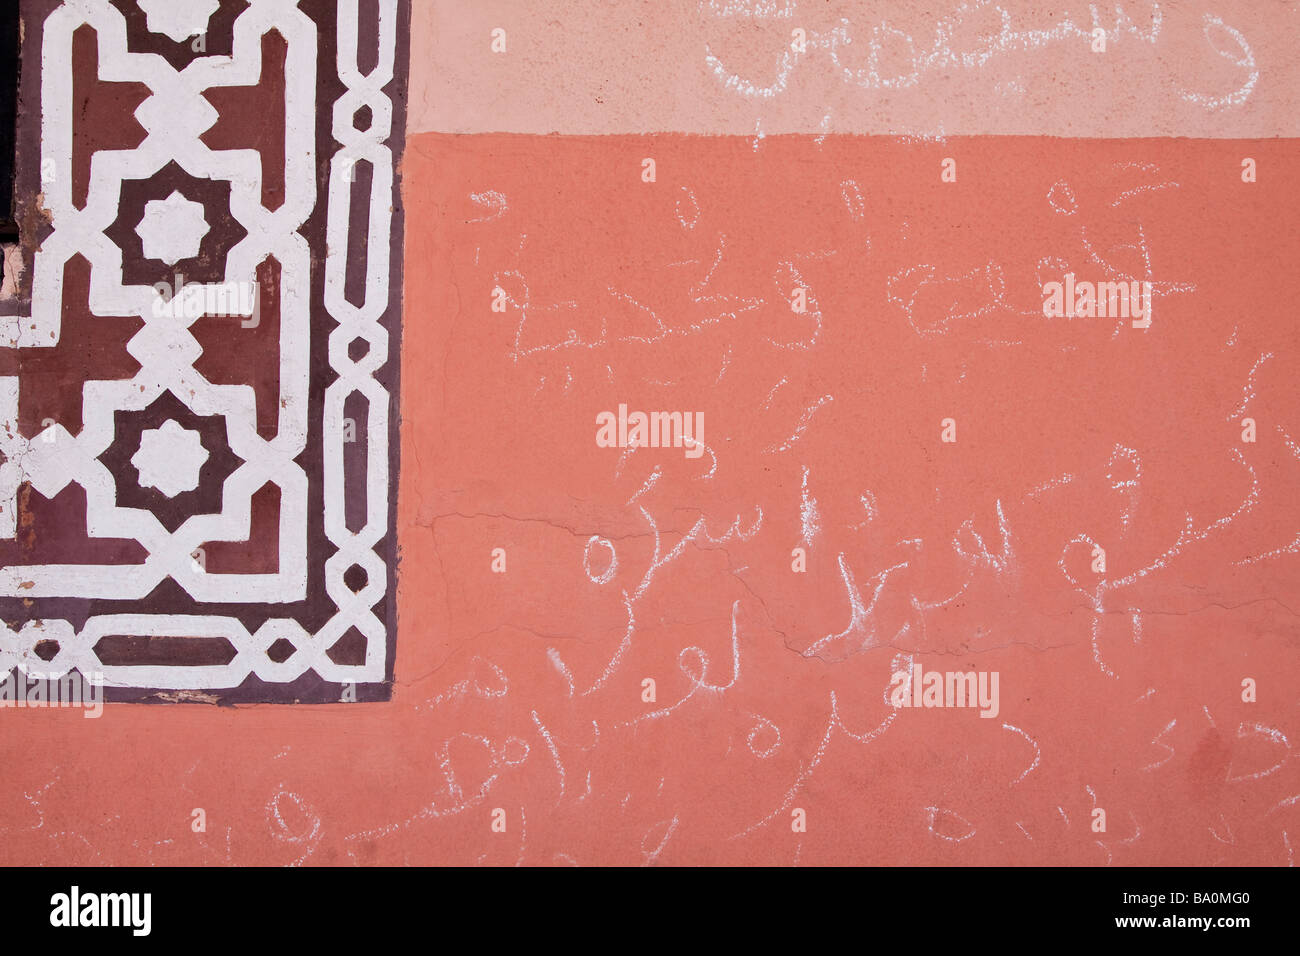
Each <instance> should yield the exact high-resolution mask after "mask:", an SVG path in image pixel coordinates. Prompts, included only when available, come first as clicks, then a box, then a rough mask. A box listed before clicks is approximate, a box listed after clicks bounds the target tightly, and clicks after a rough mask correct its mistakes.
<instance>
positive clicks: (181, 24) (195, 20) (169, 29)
mask: <svg viewBox="0 0 1300 956" xmlns="http://www.w3.org/2000/svg"><path fill="white" fill-rule="evenodd" d="M220 6H221V4H220V3H219V2H218V0H140V9H141V10H143V11H144V16H145V23H146V24H148V26H149V29H150V30H152V31H153V32H154V33H162V34H165V35H166V36H169V37H171V38H172V39H173V40H175V41H176V42H177V43H180V42H182V41H184V40H188V39H189V38H190V37H192V36H194V35H195V34H196V33H206V32H207V31H208V18H209V17H211V16H212V14H214V13H216V12H217V9H218V8H219V7H220Z"/></svg>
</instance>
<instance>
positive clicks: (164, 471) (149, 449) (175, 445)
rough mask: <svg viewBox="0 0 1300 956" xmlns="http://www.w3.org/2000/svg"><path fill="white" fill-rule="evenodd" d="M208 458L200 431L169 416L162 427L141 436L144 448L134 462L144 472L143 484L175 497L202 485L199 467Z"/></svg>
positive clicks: (141, 443)
mask: <svg viewBox="0 0 1300 956" xmlns="http://www.w3.org/2000/svg"><path fill="white" fill-rule="evenodd" d="M207 460H208V450H207V449H206V448H204V447H203V441H202V439H201V438H200V437H199V433H198V432H196V431H191V430H190V429H188V428H184V427H182V426H181V425H178V424H177V423H176V422H175V421H174V420H172V419H170V418H169V419H168V420H167V421H165V422H163V425H162V427H161V428H151V429H149V430H148V431H146V432H145V433H144V434H143V435H141V436H140V450H139V451H137V452H136V453H135V455H134V456H133V457H132V458H131V464H133V465H135V468H136V471H138V472H139V473H140V487H142V488H157V489H158V490H159V491H161V492H162V493H163V494H164V495H166V496H167V497H168V498H174V497H176V496H177V495H178V494H180V493H181V492H182V491H193V490H194V489H195V488H197V487H198V486H199V469H201V468H202V467H203V463H204V462H205V461H207Z"/></svg>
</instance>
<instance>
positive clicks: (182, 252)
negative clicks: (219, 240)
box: [135, 191, 212, 266]
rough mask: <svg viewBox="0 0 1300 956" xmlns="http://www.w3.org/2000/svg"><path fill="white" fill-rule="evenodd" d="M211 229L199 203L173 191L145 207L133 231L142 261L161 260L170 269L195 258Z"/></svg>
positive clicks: (151, 201)
mask: <svg viewBox="0 0 1300 956" xmlns="http://www.w3.org/2000/svg"><path fill="white" fill-rule="evenodd" d="M211 228H212V227H211V226H209V225H208V220H207V219H206V218H205V217H204V215H203V204H202V203H197V202H193V201H192V200H189V199H186V198H185V197H184V196H182V195H181V194H180V193H179V192H175V191H173V192H172V194H171V195H170V196H168V197H167V198H166V199H153V200H150V201H149V202H148V203H147V204H146V205H145V207H144V216H143V217H142V218H141V219H140V225H138V226H136V227H135V231H136V235H138V236H139V237H140V241H141V242H142V243H143V252H144V255H145V258H147V259H161V260H162V261H163V262H165V263H167V264H168V265H169V266H170V265H175V264H176V263H177V262H180V261H181V260H182V259H193V258H194V257H195V256H197V255H198V254H199V247H200V245H201V244H202V242H203V237H204V236H206V235H207V234H208V230H210V229H211Z"/></svg>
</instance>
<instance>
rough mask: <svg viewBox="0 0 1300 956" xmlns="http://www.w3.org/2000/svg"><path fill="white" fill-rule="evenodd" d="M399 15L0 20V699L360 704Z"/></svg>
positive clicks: (386, 680)
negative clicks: (0, 52) (21, 685)
mask: <svg viewBox="0 0 1300 956" xmlns="http://www.w3.org/2000/svg"><path fill="white" fill-rule="evenodd" d="M408 19H409V8H408V6H407V4H406V3H405V2H401V0H378V2H372V3H361V2H359V0H299V2H295V0H222V2H220V3H219V2H218V0H166V2H159V0H64V2H58V0H37V2H32V3H26V4H24V8H23V20H24V22H23V26H24V37H23V76H22V83H21V87H20V116H19V124H18V141H19V142H18V150H17V153H18V169H17V172H16V185H15V195H16V197H17V201H18V206H19V217H18V218H19V220H20V229H21V231H22V233H23V235H22V243H21V248H22V250H23V253H24V257H25V259H26V260H27V261H26V269H25V270H24V272H23V278H22V282H23V286H22V288H21V289H20V294H19V296H18V298H17V299H16V300H14V301H12V302H9V303H6V304H5V305H4V307H0V313H7V314H0V674H4V673H7V672H9V671H11V670H12V669H14V668H18V669H21V670H22V671H24V672H26V673H28V674H30V675H39V676H49V677H58V676H61V675H64V674H67V673H69V672H70V671H72V670H76V671H77V672H79V673H80V674H81V675H82V677H83V678H84V679H87V680H90V681H94V682H98V683H101V684H103V685H104V687H105V690H106V696H107V697H108V698H109V699H118V700H159V701H176V700H208V701H212V700H216V701H221V702H239V701H284V702H292V701H306V702H324V701H338V700H340V699H349V700H350V699H356V700H379V699H387V698H388V697H389V691H390V687H391V680H392V668H393V654H394V646H393V645H394V638H395V626H396V620H395V618H396V615H395V611H394V591H395V588H394V573H395V567H394V566H395V544H394V542H395V535H394V530H393V514H394V489H395V480H396V453H397V440H396V439H397V432H396V424H397V414H396V402H397V370H398V362H397V360H396V359H397V356H398V340H399V324H400V323H399V320H400V307H401V275H400V266H401V256H400V249H401V242H402V212H401V202H400V190H399V188H398V181H397V174H396V170H397V165H398V161H399V159H400V155H399V154H400V146H401V143H402V140H403V135H404V122H405V98H406V74H407V62H406V59H407V54H406V51H405V46H406V45H405V43H399V42H398V37H399V36H403V37H404V36H406V35H407V27H408Z"/></svg>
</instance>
